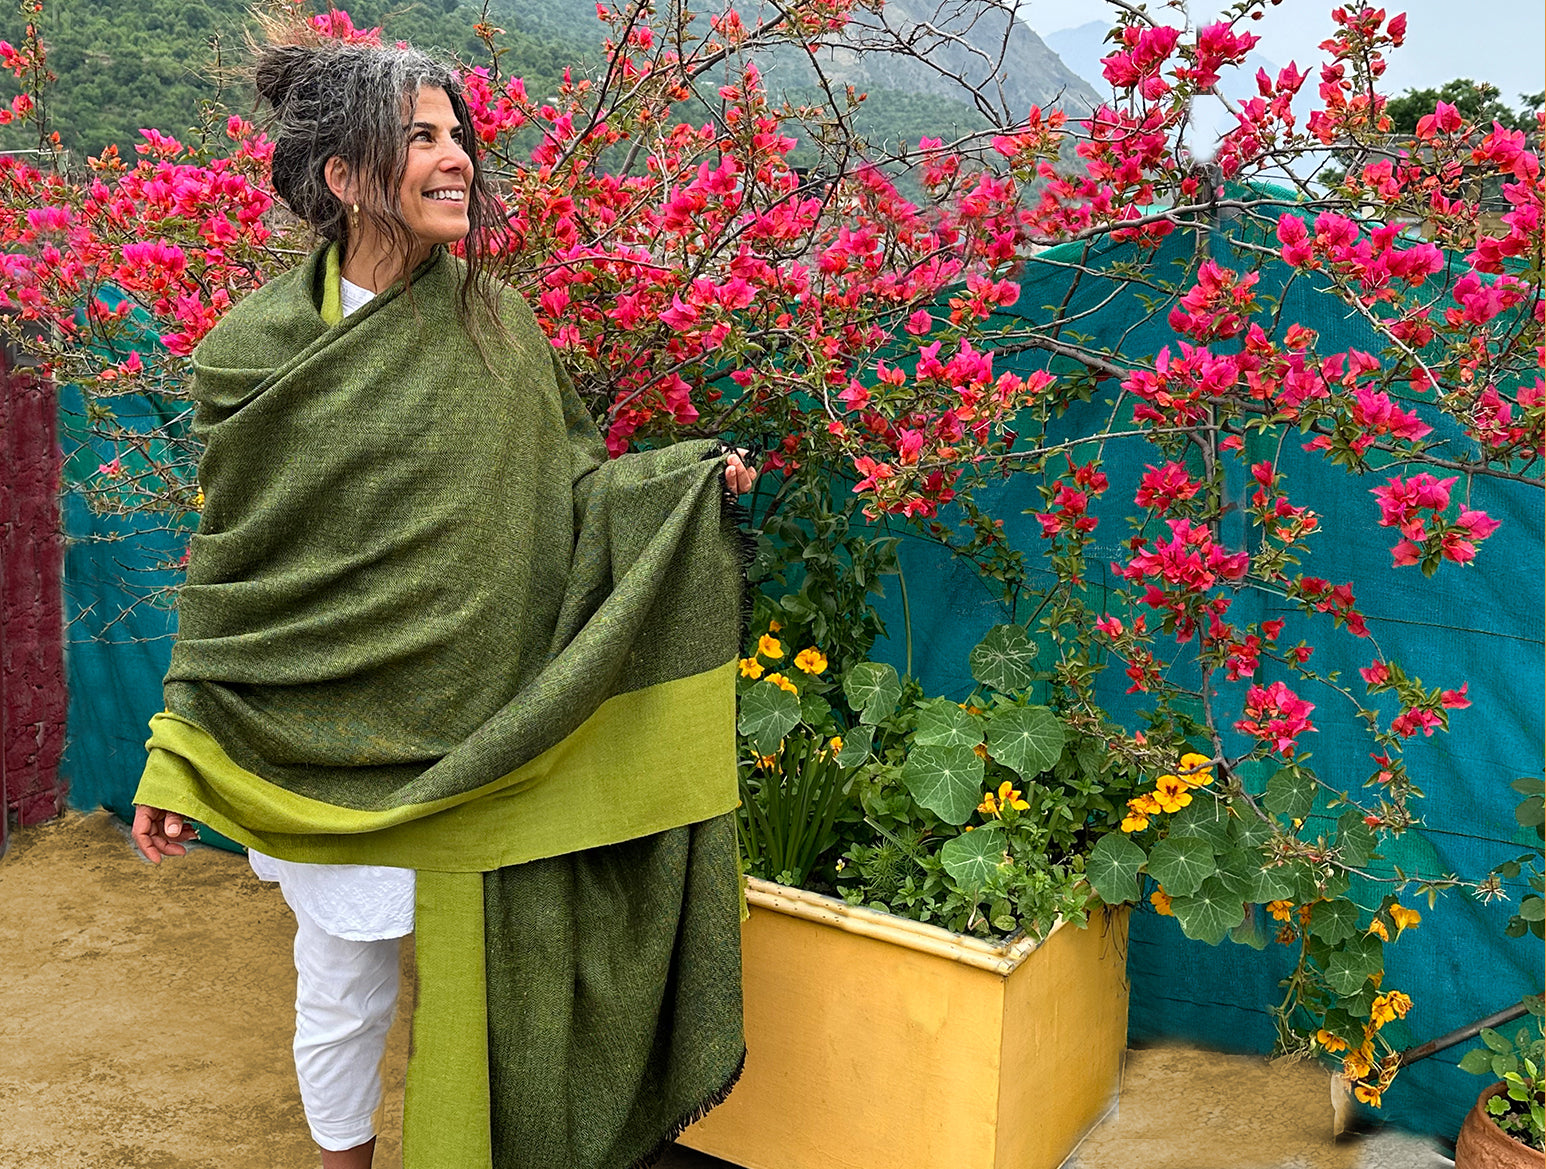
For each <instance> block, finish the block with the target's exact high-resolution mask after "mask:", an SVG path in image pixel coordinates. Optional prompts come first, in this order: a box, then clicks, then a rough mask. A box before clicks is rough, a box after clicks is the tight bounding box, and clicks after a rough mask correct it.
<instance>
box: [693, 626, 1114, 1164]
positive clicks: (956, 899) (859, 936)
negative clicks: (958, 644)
mask: <svg viewBox="0 0 1546 1169" xmlns="http://www.w3.org/2000/svg"><path fill="white" fill-rule="evenodd" d="M785 600H786V601H793V600H794V598H785ZM794 607H795V608H796V610H797V611H798V606H797V605H796V606H794ZM777 612H778V615H779V616H784V617H786V619H787V617H788V614H787V613H785V612H784V611H783V610H782V609H779V610H777ZM759 613H760V615H761V616H762V618H763V620H762V621H760V622H758V623H757V624H755V625H754V629H755V630H757V634H756V640H755V642H754V643H753V644H752V645H751V646H749V647H748V654H747V657H746V658H745V659H743V661H742V663H741V673H742V682H741V689H742V693H741V715H740V727H741V731H742V742H743V761H742V793H743V809H742V830H743V844H744V849H745V854H746V860H747V867H748V872H749V874H750V876H749V880H748V889H747V900H748V903H749V907H750V909H749V918H748V920H747V922H746V928H745V933H744V939H743V941H744V947H743V949H744V968H745V975H744V977H745V987H746V1020H747V1022H746V1026H747V1045H748V1049H749V1052H750V1055H749V1056H748V1063H747V1070H746V1073H745V1076H744V1077H743V1079H742V1081H741V1083H740V1084H739V1085H738V1086H737V1089H736V1091H735V1093H734V1094H733V1095H732V1097H731V1098H730V1100H729V1101H728V1102H727V1103H726V1104H725V1105H724V1106H722V1107H721V1108H720V1109H718V1110H716V1111H715V1112H714V1113H712V1114H710V1115H709V1116H708V1117H706V1118H705V1119H704V1120H703V1121H701V1122H700V1123H699V1124H697V1125H695V1126H693V1127H692V1128H690V1129H689V1130H688V1131H687V1132H686V1133H685V1134H684V1135H683V1137H682V1138H681V1139H682V1141H683V1142H684V1143H685V1144H688V1145H689V1146H691V1147H694V1148H697V1149H699V1150H701V1151H703V1152H707V1153H711V1154H715V1155H718V1156H723V1157H726V1158H729V1159H731V1160H734V1161H735V1162H736V1163H737V1164H741V1165H747V1166H754V1167H755V1166H764V1165H765V1166H769V1167H770V1169H771V1167H773V1166H777V1167H778V1169H800V1167H805V1166H808V1167H810V1169H817V1167H818V1166H819V1167H822V1169H829V1167H831V1166H835V1165H852V1166H856V1167H857V1166H868V1165H874V1164H886V1165H889V1166H898V1167H905V1166H918V1167H919V1169H922V1167H924V1166H929V1165H937V1164H943V1163H947V1162H948V1163H949V1164H951V1165H954V1166H960V1167H961V1169H976V1167H981V1169H998V1167H1000V1166H1006V1167H1007V1166H1014V1167H1016V1169H1023V1167H1027V1166H1042V1165H1044V1166H1047V1167H1048V1169H1051V1167H1052V1166H1055V1165H1058V1164H1060V1163H1061V1162H1062V1161H1063V1159H1064V1158H1065V1157H1066V1155H1067V1153H1068V1152H1069V1150H1070V1149H1071V1148H1072V1147H1073V1145H1074V1144H1075V1143H1076V1142H1077V1141H1078V1139H1079V1138H1080V1136H1082V1134H1083V1133H1084V1132H1085V1131H1086V1130H1087V1129H1088V1128H1089V1127H1090V1126H1091V1125H1093V1124H1094V1123H1095V1122H1096V1121H1097V1120H1098V1119H1099V1118H1100V1116H1101V1115H1102V1114H1103V1113H1104V1112H1105V1110H1106V1109H1107V1107H1108V1106H1109V1104H1110V1102H1111V1100H1112V1099H1113V1097H1114V1094H1115V1091H1116V1087H1117V1078H1118V1075H1119V1072H1120V1068H1121V1062H1122V1056H1123V1052H1124V1050H1125V1048H1126V1039H1127V989H1126V981H1125V958H1126V948H1125V924H1126V914H1125V912H1123V911H1120V910H1118V911H1115V912H1113V911H1108V910H1105V909H1104V908H1102V907H1101V906H1099V905H1097V904H1094V900H1095V899H1094V895H1093V892H1092V890H1091V888H1090V886H1089V883H1088V881H1087V880H1086V879H1085V875H1084V868H1085V862H1086V859H1087V854H1088V848H1089V844H1090V842H1091V841H1093V840H1094V839H1096V838H1097V837H1098V836H1099V835H1100V834H1101V833H1103V832H1104V831H1105V830H1106V829H1107V828H1110V827H1112V826H1114V825H1115V824H1116V823H1117V822H1118V821H1119V820H1120V819H1121V818H1122V816H1123V814H1124V812H1125V811H1126V802H1125V801H1126V798H1127V797H1128V795H1130V794H1131V792H1132V791H1133V790H1134V782H1135V781H1134V780H1133V779H1132V778H1131V777H1130V776H1129V775H1128V773H1127V771H1126V770H1125V769H1124V768H1123V767H1121V766H1113V765H1112V761H1111V760H1110V759H1109V758H1108V755H1107V752H1106V751H1105V750H1104V747H1103V740H1102V739H1100V738H1099V737H1098V736H1096V735H1093V734H1090V733H1088V730H1087V729H1086V728H1082V727H1081V726H1079V725H1078V724H1077V723H1076V722H1073V721H1070V720H1069V719H1068V718H1067V717H1065V716H1064V715H1061V714H1059V713H1057V712H1055V711H1053V710H1052V709H1050V708H1049V707H1047V706H1044V705H1040V704H1037V703H1034V702H1032V701H1031V700H1030V699H1031V693H1032V690H1033V687H1034V686H1035V685H1036V684H1037V683H1039V682H1041V681H1044V680H1045V679H1044V678H1043V676H1042V675H1040V674H1038V673H1037V672H1036V671H1035V669H1034V660H1035V654H1036V650H1035V647H1034V646H1033V645H1032V643H1031V642H1030V640H1029V638H1028V637H1027V635H1026V631H1025V630H1024V629H1023V628H1022V627H1020V626H1015V625H1004V626H999V627H997V628H995V629H993V630H992V631H990V632H989V634H988V636H987V637H986V638H985V639H984V640H983V642H982V644H981V645H979V646H978V648H977V650H976V651H975V652H974V653H973V654H972V662H971V664H972V668H973V674H974V677H975V679H976V681H977V683H978V685H977V688H976V690H974V692H973V693H972V694H971V695H970V696H969V698H968V699H967V701H965V702H961V703H957V702H952V701H949V700H947V699H944V698H940V697H926V696H925V695H924V694H923V692H922V689H921V687H920V686H919V685H918V684H917V683H916V682H914V681H912V680H910V679H909V680H905V681H904V679H902V678H901V677H900V676H899V675H898V673H897V671H896V670H895V669H894V668H893V667H891V666H889V665H885V664H882V663H877V662H870V661H858V662H855V663H853V664H852V665H851V666H850V667H849V668H848V669H847V670H846V672H845V673H844V675H843V677H842V680H841V684H839V683H838V681H836V680H835V679H833V678H831V677H830V672H831V671H830V663H829V660H828V656H827V654H826V653H824V652H823V651H822V650H821V649H819V648H817V647H815V646H806V647H804V648H801V649H799V651H798V652H795V647H796V646H798V645H800V644H801V643H800V641H798V640H794V641H791V640H789V639H787V637H786V636H785V631H786V626H785V625H784V624H783V623H782V622H781V621H779V620H778V617H776V616H773V615H772V614H773V610H772V609H771V608H770V607H769V605H768V604H767V603H766V602H761V603H760V609H759ZM802 632H803V631H802ZM802 885H803V886H807V887H804V888H802V887H801V886H802ZM1081 927H1082V928H1081ZM1075 1052H1077V1053H1078V1056H1077V1058H1073V1055H1072V1053H1075ZM792 1107H798V1109H799V1112H800V1118H799V1123H798V1124H790V1123H789V1122H788V1117H789V1113H790V1110H791V1108H792ZM941 1117H948V1118H949V1122H948V1123H946V1124H941V1123H940V1118H941ZM942 1142H944V1143H942Z"/></svg>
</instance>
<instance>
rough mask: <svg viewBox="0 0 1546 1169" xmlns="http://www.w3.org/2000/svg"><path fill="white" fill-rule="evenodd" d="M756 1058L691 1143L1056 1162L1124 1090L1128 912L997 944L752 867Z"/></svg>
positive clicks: (815, 1168)
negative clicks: (757, 873) (766, 876)
mask: <svg viewBox="0 0 1546 1169" xmlns="http://www.w3.org/2000/svg"><path fill="white" fill-rule="evenodd" d="M747 900H748V902H749V903H750V905H751V917H750V919H749V920H748V921H747V922H746V923H745V925H744V927H743V930H742V956H743V958H742V960H743V965H744V971H745V974H744V978H745V987H746V1047H747V1057H746V1071H745V1074H744V1075H743V1076H742V1078H741V1082H740V1083H739V1084H738V1085H737V1086H736V1089H735V1091H734V1092H733V1093H731V1095H730V1098H729V1100H727V1101H726V1102H725V1103H724V1104H722V1105H721V1106H720V1107H719V1108H717V1109H715V1110H714V1111H713V1112H711V1113H709V1115H708V1116H706V1117H705V1118H704V1119H703V1120H701V1121H699V1122H698V1123H697V1124H695V1125H693V1126H692V1127H690V1128H689V1129H687V1131H686V1132H684V1133H683V1134H682V1136H681V1137H680V1138H679V1139H680V1141H681V1143H682V1144H684V1145H687V1146H689V1147H691V1148H694V1149H698V1150H699V1151H701V1152H704V1153H709V1154H711V1155H713V1156H715V1157H722V1158H724V1159H725V1160H727V1161H731V1162H733V1163H734V1164H737V1165H742V1166H746V1169H1056V1166H1058V1165H1060V1164H1062V1162H1063V1160H1064V1159H1065V1158H1066V1157H1067V1156H1068V1154H1069V1152H1070V1151H1071V1150H1072V1149H1073V1147H1074V1146H1075V1145H1076V1144H1077V1143H1078V1142H1079V1139H1080V1138H1081V1137H1082V1136H1083V1135H1084V1134H1085V1133H1086V1132H1087V1131H1088V1130H1089V1129H1090V1128H1091V1127H1092V1126H1093V1125H1094V1124H1095V1122H1096V1121H1098V1120H1099V1119H1100V1118H1101V1117H1102V1116H1103V1115H1105V1113H1106V1112H1107V1110H1108V1109H1109V1108H1110V1107H1111V1106H1112V1104H1113V1103H1114V1102H1115V1100H1116V1093H1117V1088H1118V1081H1119V1079H1120V1076H1121V1068H1122V1058H1123V1054H1124V1052H1125V1051H1126V1047H1127V974H1126V960H1127V917H1126V914H1125V913H1122V914H1114V915H1107V914H1105V913H1099V914H1096V915H1094V916H1092V918H1091V920H1090V925H1089V928H1087V929H1083V930H1081V929H1075V928H1073V927H1071V926H1070V927H1062V926H1060V927H1058V928H1057V929H1055V930H1053V932H1052V933H1051V935H1049V936H1048V938H1047V939H1046V941H1044V942H1042V943H1041V944H1040V945H1035V944H1034V943H1031V942H1029V941H1025V940H1021V941H1018V942H1014V943H1011V944H1007V945H993V944H990V943H988V942H984V941H982V940H980V939H977V938H969V937H964V936H962V935H960V934H953V933H950V932H949V931H947V930H943V929H940V928H938V927H936V926H930V925H924V924H922V923H921V922H915V921H909V920H906V919H904V918H899V917H893V916H891V915H890V914H885V913H876V912H875V911H873V910H869V909H862V908H859V907H857V906H851V905H848V904H846V903H844V902H842V901H840V900H838V899H836V898H832V897H824V896H822V895H820V894H818V893H809V892H806V891H804V890H801V889H791V888H789V887H787V886H784V885H775V884H773V883H771V882H768V881H759V880H756V879H753V880H751V882H750V884H749V888H748V890H747Z"/></svg>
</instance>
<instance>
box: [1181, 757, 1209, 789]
mask: <svg viewBox="0 0 1546 1169" xmlns="http://www.w3.org/2000/svg"><path fill="white" fill-rule="evenodd" d="M1181 779H1182V780H1183V781H1185V782H1186V783H1187V784H1188V785H1189V786H1191V787H1207V786H1208V785H1209V784H1210V783H1212V782H1213V760H1211V759H1209V758H1208V757H1207V756H1206V755H1199V754H1198V753H1197V752H1196V751H1188V752H1187V753H1186V754H1185V755H1183V756H1181Z"/></svg>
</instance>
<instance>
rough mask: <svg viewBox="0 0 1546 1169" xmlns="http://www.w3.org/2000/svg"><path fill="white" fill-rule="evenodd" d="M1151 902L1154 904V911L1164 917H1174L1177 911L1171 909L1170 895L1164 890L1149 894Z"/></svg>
mask: <svg viewBox="0 0 1546 1169" xmlns="http://www.w3.org/2000/svg"><path fill="white" fill-rule="evenodd" d="M1149 900H1150V901H1151V902H1153V903H1154V911H1155V912H1156V913H1158V914H1160V915H1161V916H1163V917H1174V916H1175V911H1174V910H1172V909H1171V908H1170V894H1169V893H1167V892H1165V890H1163V889H1156V890H1154V892H1152V893H1150V894H1149Z"/></svg>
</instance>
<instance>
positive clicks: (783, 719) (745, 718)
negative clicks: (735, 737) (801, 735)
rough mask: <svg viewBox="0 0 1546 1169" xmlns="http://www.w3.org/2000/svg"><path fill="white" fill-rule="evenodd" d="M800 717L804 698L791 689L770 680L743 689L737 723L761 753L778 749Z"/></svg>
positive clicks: (764, 753)
mask: <svg viewBox="0 0 1546 1169" xmlns="http://www.w3.org/2000/svg"><path fill="white" fill-rule="evenodd" d="M799 721H800V700H799V699H798V698H797V697H795V696H794V695H793V694H791V693H789V691H787V690H783V689H781V688H779V687H777V686H773V685H770V684H766V683H759V684H757V685H755V686H749V687H747V689H746V690H744V691H742V693H741V714H740V718H739V719H738V720H737V723H736V725H737V727H739V728H740V731H741V734H743V735H745V736H746V737H747V739H748V740H749V741H750V742H751V745H752V749H753V750H755V751H756V752H757V754H759V755H771V754H773V752H775V751H777V750H778V745H779V743H780V742H781V741H782V740H783V737H784V736H785V735H787V734H788V733H789V732H790V731H792V730H794V728H795V726H796V724H798V723H799Z"/></svg>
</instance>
